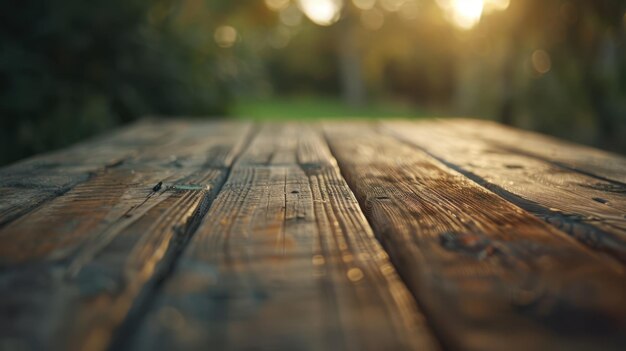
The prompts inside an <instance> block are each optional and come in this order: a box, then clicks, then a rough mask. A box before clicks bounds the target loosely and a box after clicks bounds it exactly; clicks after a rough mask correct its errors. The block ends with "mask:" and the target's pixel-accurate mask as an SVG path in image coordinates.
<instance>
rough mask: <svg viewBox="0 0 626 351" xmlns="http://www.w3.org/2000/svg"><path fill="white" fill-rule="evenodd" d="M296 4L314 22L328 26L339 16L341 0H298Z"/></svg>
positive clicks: (341, 5)
mask: <svg viewBox="0 0 626 351" xmlns="http://www.w3.org/2000/svg"><path fill="white" fill-rule="evenodd" d="M298 5H299V6H300V9H301V10H302V12H304V14H305V15H306V16H307V17H308V18H309V19H310V20H311V21H313V22H314V23H315V24H319V25H320V26H330V25H331V24H333V23H335V22H337V21H338V20H339V18H340V16H341V8H342V7H343V0H298Z"/></svg>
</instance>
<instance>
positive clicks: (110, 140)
mask: <svg viewBox="0 0 626 351" xmlns="http://www.w3.org/2000/svg"><path fill="white" fill-rule="evenodd" d="M181 127H183V126H182V125H180V124H175V123H171V122H170V123H167V122H159V123H156V122H152V121H148V120H146V121H142V122H138V123H135V124H134V125H131V126H130V127H127V128H123V129H121V130H119V131H117V132H114V133H112V134H110V135H107V136H104V137H100V138H97V139H93V140H90V141H87V142H83V143H79V144H77V145H75V146H73V147H70V148H67V149H63V150H60V151H56V152H52V153H48V154H43V155H37V156H34V157H31V158H29V159H26V160H24V161H20V162H18V163H16V164H13V165H11V166H8V167H5V168H2V169H0V198H1V199H2V201H0V227H2V226H3V225H5V224H6V223H8V222H10V221H12V220H14V219H16V218H18V217H19V216H21V215H24V214H25V213H27V212H29V211H30V210H32V209H34V208H36V207H37V206H39V205H40V204H41V203H43V202H45V201H49V200H51V199H53V198H55V197H57V196H59V195H61V194H64V193H66V192H67V191H69V190H70V189H72V188H73V187H74V186H76V185H77V184H79V183H82V182H85V181H87V180H88V179H89V178H90V177H92V176H93V175H94V174H95V173H97V172H102V171H104V170H106V169H107V168H110V167H115V166H117V165H119V164H121V163H123V162H124V161H125V160H126V159H127V158H129V157H131V156H133V155H137V154H139V153H141V152H142V151H143V150H145V149H147V148H150V147H153V146H155V145H158V144H162V143H164V141H165V140H167V139H168V138H169V136H170V135H172V134H174V133H175V132H176V131H177V130H178V129H179V128H181Z"/></svg>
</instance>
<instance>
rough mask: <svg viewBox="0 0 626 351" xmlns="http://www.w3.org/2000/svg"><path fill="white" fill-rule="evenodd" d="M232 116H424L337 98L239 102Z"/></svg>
mask: <svg viewBox="0 0 626 351" xmlns="http://www.w3.org/2000/svg"><path fill="white" fill-rule="evenodd" d="M232 113H233V115H234V116H235V117H237V118H242V119H252V120H257V119H258V120H266V119H270V120H291V119H300V120H302V119H305V120H306V119H323V118H329V119H333V118H419V117H426V114H425V113H424V112H423V111H420V110H419V109H417V108H416V107H415V106H410V105H404V104H398V103H372V104H369V105H368V106H364V107H353V106H349V105H346V104H344V103H342V102H341V101H339V100H336V99H331V98H321V97H298V98H286V97H275V98H271V99H240V100H238V101H237V102H236V103H235V105H234V106H233V108H232Z"/></svg>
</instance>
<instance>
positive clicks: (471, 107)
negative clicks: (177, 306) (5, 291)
mask: <svg viewBox="0 0 626 351" xmlns="http://www.w3.org/2000/svg"><path fill="white" fill-rule="evenodd" d="M0 6H1V7H2V8H1V9H0V109H1V111H0V112H1V116H0V127H1V129H0V140H1V141H0V147H1V150H2V151H0V163H6V162H10V161H13V160H16V159H19V158H21V157H24V156H27V155H30V154H32V153H37V152H42V151H45V150H49V149H53V148H57V147H60V146H63V145H66V144H68V143H71V142H74V141H76V140H80V139H82V138H84V137H86V136H88V135H91V134H94V133H97V132H101V131H103V130H105V129H107V128H110V127H112V126H116V125H119V124H122V123H126V122H129V121H132V120H134V119H137V118H140V117H142V116H145V115H163V116H234V117H251V118H289V117H291V118H317V117H403V116H405V117H416V118H417V117H432V116H468V117H480V118H489V119H494V120H498V121H501V122H504V123H507V124H511V125H515V126H518V127H523V128H527V129H533V130H537V131H540V132H544V133H549V134H553V135H557V136H559V137H563V138H566V139H570V140H574V141H577V142H583V143H588V144H591V145H595V146H599V147H603V148H606V149H609V150H614V151H618V152H626V2H624V1H623V0H594V1H588V0H179V1H174V0H152V1H148V0H126V1H122V0H108V1H104V0H93V1H79V0H62V1H61V0H59V1H55V2H52V1H43V0H24V1H19V2H18V1H15V2H11V3H9V1H5V2H3V4H2V5H0Z"/></svg>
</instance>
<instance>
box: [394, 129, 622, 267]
mask: <svg viewBox="0 0 626 351" xmlns="http://www.w3.org/2000/svg"><path fill="white" fill-rule="evenodd" d="M465 125H466V124H463V126H464V127H463V128H454V127H451V125H450V123H442V122H440V121H424V122H420V123H411V122H385V123H383V126H384V128H385V129H387V130H389V131H390V132H391V133H393V134H394V135H397V136H398V137H400V138H401V139H403V140H406V141H407V142H409V143H411V144H414V145H416V146H418V147H420V148H421V149H423V150H425V151H427V152H428V153H430V154H431V155H434V156H435V157H437V158H439V159H440V160H443V161H444V162H445V163H447V164H448V165H450V166H451V167H453V168H455V169H457V170H459V171H460V172H462V173H463V174H465V175H467V176H469V177H470V178H472V179H474V180H476V181H477V182H479V183H480V184H482V185H484V186H485V187H487V188H489V189H490V190H492V191H494V192H495V193H497V194H498V195H501V196H502V197H504V198H506V199H507V200H509V201H511V202H513V203H515V204H516V205H518V206H520V207H522V208H523V209H525V210H527V211H529V212H531V213H533V214H534V215H536V216H539V217H540V218H542V219H543V220H545V221H547V222H548V223H550V224H553V225H555V226H556V227H557V228H559V229H561V230H563V231H564V232H567V233H568V234H570V235H572V236H574V237H575V238H577V239H578V240H580V241H582V242H584V243H585V244H587V245H589V246H591V247H593V248H596V249H600V250H603V251H606V252H609V253H610V254H612V255H614V256H615V257H617V258H619V259H620V260H622V261H624V262H626V187H621V186H619V185H616V184H614V183H611V182H608V181H604V180H601V179H597V178H594V177H591V176H588V175H585V174H581V173H578V172H575V171H571V170H569V169H564V168H561V167H559V166H556V165H554V164H552V163H550V162H545V161H543V160H540V159H537V158H534V157H530V156H528V155H526V154H518V153H515V152H513V151H511V150H510V149H509V148H504V147H502V145H501V144H499V143H492V142H489V141H488V140H490V139H491V138H492V137H488V136H484V133H476V131H475V130H474V129H469V130H468V128H465ZM489 132H490V131H485V133H489ZM535 147H537V148H538V149H546V150H549V149H550V146H549V145H547V146H545V147H542V145H541V144H540V143H539V141H537V142H536V143H535ZM580 152H583V151H582V150H581V151H580ZM584 158H589V159H592V158H593V156H586V157H585V155H584V154H580V155H579V159H581V160H582V159H584Z"/></svg>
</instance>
